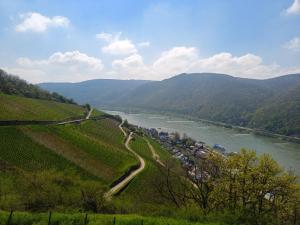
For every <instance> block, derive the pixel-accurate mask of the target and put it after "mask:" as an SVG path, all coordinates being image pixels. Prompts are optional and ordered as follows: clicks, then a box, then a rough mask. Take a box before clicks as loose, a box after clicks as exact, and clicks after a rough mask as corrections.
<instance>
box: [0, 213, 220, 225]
mask: <svg viewBox="0 0 300 225" xmlns="http://www.w3.org/2000/svg"><path fill="white" fill-rule="evenodd" d="M9 214H10V213H9V212H4V211H0V224H6V223H7V220H8V218H9ZM48 219H49V213H27V212H14V213H13V216H12V219H11V221H10V224H18V225H32V224H35V225H44V224H45V225H46V224H48ZM84 220H85V214H83V213H74V214H62V213H53V214H52V216H51V224H61V225H77V224H78V225H79V224H80V225H82V224H84ZM114 221H115V223H114ZM87 224H89V225H113V224H116V225H141V224H143V225H217V223H193V222H191V221H187V220H182V219H173V218H166V217H143V216H139V215H101V214H89V215H88V220H87Z"/></svg>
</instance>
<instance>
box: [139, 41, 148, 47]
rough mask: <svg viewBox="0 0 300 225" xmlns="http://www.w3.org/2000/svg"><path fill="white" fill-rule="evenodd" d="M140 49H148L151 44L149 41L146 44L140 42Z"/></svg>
mask: <svg viewBox="0 0 300 225" xmlns="http://www.w3.org/2000/svg"><path fill="white" fill-rule="evenodd" d="M137 45H138V46H139V47H141V48H146V47H149V46H150V42H148V41H145V42H140V43H138V44H137Z"/></svg>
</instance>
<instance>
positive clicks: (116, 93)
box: [39, 79, 151, 106]
mask: <svg viewBox="0 0 300 225" xmlns="http://www.w3.org/2000/svg"><path fill="white" fill-rule="evenodd" d="M148 82H151V81H145V80H113V79H96V80H88V81H83V82H79V83H41V84H39V86H40V87H41V88H43V89H45V90H48V91H51V92H58V93H60V94H63V95H64V96H68V97H70V98H73V99H77V101H78V102H79V103H82V104H84V103H90V104H92V105H94V106H105V105H111V104H112V103H113V102H118V101H119V99H120V98H121V97H122V96H123V95H125V94H126V93H129V92H131V91H133V90H134V89H135V88H137V87H138V86H141V85H143V84H145V83H148ZM71 96H72V97H71Z"/></svg>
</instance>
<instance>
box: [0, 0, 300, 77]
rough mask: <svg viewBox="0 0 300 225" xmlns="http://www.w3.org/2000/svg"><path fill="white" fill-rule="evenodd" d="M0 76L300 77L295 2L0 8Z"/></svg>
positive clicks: (138, 0) (16, 4)
mask: <svg viewBox="0 0 300 225" xmlns="http://www.w3.org/2000/svg"><path fill="white" fill-rule="evenodd" d="M0 67H1V68H4V69H5V70H7V71H8V72H10V73H13V74H17V75H19V76H20V77H22V78H24V79H26V80H28V81H30V82H34V83H37V82H43V81H53V82H55V81H67V82H76V81H82V80H88V79H96V78H114V79H155V80H161V79H165V78H168V77H171V76H174V75H176V74H179V73H182V72H219V73H227V74H231V75H233V76H239V77H248V78H258V79H264V78H269V77H274V76H278V75H282V74H286V73H296V72H300V0H243V1H241V0H198V1H196V0H195V1H192V0H190V1H182V0H181V1H176V0H173V1H171V0H169V1H158V0H156V1H150V0H148V1H142V0H135V1H134V0H122V1H121V0H119V1H116V0H110V1H109V0H106V1H101V0H98V1H96V0H94V1H92V0H85V1H80V0H77V1H74V0H73V1H71V0H60V1H58V0H52V1H50V0H49V1H42V0H35V1H30V0H1V2H0Z"/></svg>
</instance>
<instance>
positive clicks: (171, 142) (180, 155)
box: [143, 128, 224, 179]
mask: <svg viewBox="0 0 300 225" xmlns="http://www.w3.org/2000/svg"><path fill="white" fill-rule="evenodd" d="M143 129H144V132H145V133H146V134H147V135H148V136H150V137H152V138H153V139H156V140H158V141H159V142H160V144H161V145H163V146H164V148H165V149H166V150H167V151H169V152H170V153H171V154H172V155H173V157H174V158H176V159H178V160H179V161H180V162H181V165H182V166H183V167H184V168H185V169H186V170H187V172H188V174H189V176H190V177H191V178H192V179H201V178H203V176H204V175H207V174H205V171H200V167H201V166H200V165H201V162H203V160H205V159H206V158H207V156H208V155H209V153H210V152H211V151H212V148H211V147H209V146H207V145H206V144H205V143H204V142H199V141H195V140H192V139H191V138H188V137H180V136H179V134H178V133H168V132H164V131H158V130H157V129H155V128H151V129H147V128H143ZM215 149H216V150H220V152H223V150H224V149H223V148H222V147H221V146H219V145H218V146H216V148H215Z"/></svg>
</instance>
